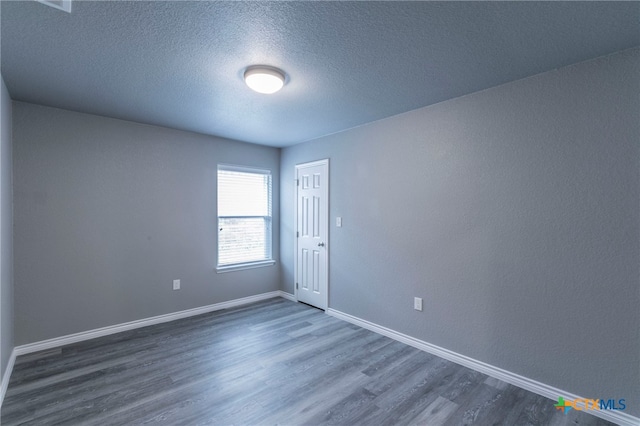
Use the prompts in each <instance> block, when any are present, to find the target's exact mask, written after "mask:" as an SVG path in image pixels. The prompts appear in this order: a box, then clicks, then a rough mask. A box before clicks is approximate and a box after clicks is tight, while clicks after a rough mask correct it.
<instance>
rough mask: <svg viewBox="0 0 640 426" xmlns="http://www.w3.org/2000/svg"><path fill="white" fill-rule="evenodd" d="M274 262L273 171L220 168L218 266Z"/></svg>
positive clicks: (232, 167) (230, 167) (231, 167)
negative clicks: (272, 260) (272, 236)
mask: <svg viewBox="0 0 640 426" xmlns="http://www.w3.org/2000/svg"><path fill="white" fill-rule="evenodd" d="M269 260H271V172H270V171H268V170H255V169H249V168H241V167H234V166H222V165H221V166H218V267H224V266H232V265H243V264H250V263H255V262H264V261H269Z"/></svg>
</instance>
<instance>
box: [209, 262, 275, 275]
mask: <svg viewBox="0 0 640 426" xmlns="http://www.w3.org/2000/svg"><path fill="white" fill-rule="evenodd" d="M275 264H276V261H275V260H263V261H261V262H251V263H238V264H237V265H228V266H218V267H217V268H216V272H217V273H218V274H223V273H225V272H233V271H241V270H243V269H253V268H262V267H264V266H273V265H275Z"/></svg>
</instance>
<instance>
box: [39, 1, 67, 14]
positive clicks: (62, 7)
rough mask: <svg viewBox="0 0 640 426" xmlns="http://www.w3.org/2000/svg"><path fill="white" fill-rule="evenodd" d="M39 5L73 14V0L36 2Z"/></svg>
mask: <svg viewBox="0 0 640 426" xmlns="http://www.w3.org/2000/svg"><path fill="white" fill-rule="evenodd" d="M36 1H37V2H39V3H42V4H46V5H47V6H51V7H54V8H56V9H59V10H64V11H65V12H67V13H71V0H36Z"/></svg>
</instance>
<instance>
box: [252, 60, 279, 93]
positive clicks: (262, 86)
mask: <svg viewBox="0 0 640 426" xmlns="http://www.w3.org/2000/svg"><path fill="white" fill-rule="evenodd" d="M244 82H245V83H247V86H249V87H250V88H251V89H252V90H255V91H256V92H258V93H266V94H271V93H275V92H277V91H278V90H280V89H282V86H284V72H282V71H280V70H279V69H278V68H273V67H267V66H262V65H259V66H253V67H249V68H247V70H246V71H245V72H244Z"/></svg>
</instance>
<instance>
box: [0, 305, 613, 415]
mask: <svg viewBox="0 0 640 426" xmlns="http://www.w3.org/2000/svg"><path fill="white" fill-rule="evenodd" d="M553 404H554V401H552V400H550V399H547V398H544V397H541V396H538V395H536V394H533V393H531V392H527V391H525V390H523V389H519V388H517V387H515V386H512V385H509V384H507V383H504V382H501V381H499V380H496V379H493V378H490V377H487V376H486V375H483V374H480V373H478V372H475V371H472V370H470V369H467V368H465V367H462V366H459V365H457V364H454V363H451V362H449V361H446V360H443V359H441V358H438V357H435V356H433V355H430V354H427V353H425V352H422V351H420V350H418V349H415V348H413V347H410V346H407V345H404V344H402V343H399V342H396V341H394V340H391V339H389V338H387V337H384V336H380V335H378V334H375V333H373V332H370V331H368V330H364V329H362V328H359V327H357V326H355V325H352V324H350V323H347V322H344V321H341V320H338V319H336V318H333V317H330V316H328V315H326V314H324V313H323V312H322V311H319V310H317V309H314V308H311V307H308V306H306V305H303V304H299V303H294V302H291V301H288V300H284V299H279V298H277V299H270V300H266V301H263V302H259V303H255V304H251V305H246V306H242V307H238V308H234V309H228V310H223V311H217V312H212V313H209V314H204V315H199V316H196V317H191V318H186V319H182V320H177V321H173V322H170V323H165V324H159V325H155V326H151V327H145V328H141V329H137V330H132V331H128V332H124V333H119V334H115V335H111V336H106V337H101V338H98V339H93V340H90V341H85V342H81V343H77V344H73V345H68V346H64V347H62V348H58V349H55V350H50V351H45V352H40V353H37V354H30V355H25V356H21V357H18V359H17V360H16V364H15V367H14V370H13V374H12V376H11V381H10V383H9V388H8V391H7V394H6V397H5V400H4V404H3V407H2V416H1V420H2V425H5V426H10V425H39V426H41V425H100V426H104V425H144V424H164V425H275V424H282V425H303V424H304V425H325V424H326V425H329V424H336V425H367V426H370V425H414V424H416V425H417V424H421V425H430V426H431V425H432V426H436V425H510V426H511V425H554V426H560V425H573V424H580V425H610V424H611V423H608V422H605V421H603V420H600V419H598V418H596V417H594V416H591V415H589V414H587V413H584V412H576V411H575V410H571V411H570V412H569V413H568V414H566V415H565V414H563V413H562V412H560V411H557V410H555V408H554V406H553Z"/></svg>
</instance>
